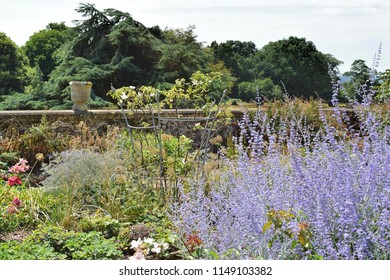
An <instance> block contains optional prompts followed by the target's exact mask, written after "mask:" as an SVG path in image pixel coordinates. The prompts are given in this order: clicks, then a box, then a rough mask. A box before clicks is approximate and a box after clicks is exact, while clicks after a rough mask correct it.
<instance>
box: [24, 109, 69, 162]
mask: <svg viewBox="0 0 390 280" xmlns="http://www.w3.org/2000/svg"><path fill="white" fill-rule="evenodd" d="M56 129H57V123H50V122H48V121H47V120H46V118H45V117H44V118H42V120H41V122H40V123H39V124H37V125H33V126H31V127H30V128H28V129H27V130H26V132H25V133H24V134H23V135H22V136H21V137H20V143H19V151H20V153H21V156H22V157H24V158H26V159H27V160H28V161H29V162H33V161H34V160H35V155H36V154H38V153H42V154H44V155H47V154H49V153H50V154H53V153H55V152H59V151H61V150H63V149H64V148H65V147H66V145H67V143H66V141H67V139H66V137H64V138H59V137H57V136H58V132H57V131H56Z"/></svg>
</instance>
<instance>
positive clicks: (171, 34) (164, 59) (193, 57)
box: [157, 26, 212, 83]
mask: <svg viewBox="0 0 390 280" xmlns="http://www.w3.org/2000/svg"><path fill="white" fill-rule="evenodd" d="M194 30H195V27H194V26H189V27H188V28H187V29H168V28H167V29H165V30H164V31H163V37H162V39H163V43H162V45H161V47H160V51H161V56H160V59H159V61H158V63H157V69H158V70H159V73H160V76H159V79H160V80H161V82H167V83H174V81H175V80H176V79H178V78H184V79H188V78H189V77H190V76H191V75H192V74H193V73H194V72H196V71H198V70H199V71H205V70H206V69H207V67H208V65H209V64H211V62H212V54H211V52H208V50H207V49H205V48H203V45H202V43H201V42H198V41H197V39H196V38H197V36H196V35H195V32H194Z"/></svg>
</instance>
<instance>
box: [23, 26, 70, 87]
mask: <svg viewBox="0 0 390 280" xmlns="http://www.w3.org/2000/svg"><path fill="white" fill-rule="evenodd" d="M67 38H68V27H67V26H66V25H65V24H64V23H63V22H62V23H49V24H48V25H47V26H46V29H44V30H40V31H38V32H36V33H34V34H33V35H32V36H31V37H30V38H29V40H28V41H27V42H26V44H25V45H24V46H23V47H22V48H23V50H24V52H25V53H26V55H27V57H28V59H29V63H30V66H31V67H35V66H36V65H38V66H39V68H40V69H41V71H42V73H43V79H44V80H45V81H46V80H48V77H49V74H50V73H51V71H53V69H54V68H55V67H56V66H57V62H56V58H55V56H54V54H55V52H56V51H57V50H58V49H59V47H60V46H62V45H63V44H64V43H65V41H66V40H67Z"/></svg>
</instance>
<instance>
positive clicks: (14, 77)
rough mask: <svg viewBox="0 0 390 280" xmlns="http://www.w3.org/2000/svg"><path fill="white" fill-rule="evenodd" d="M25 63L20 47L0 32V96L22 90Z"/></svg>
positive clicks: (25, 59)
mask: <svg viewBox="0 0 390 280" xmlns="http://www.w3.org/2000/svg"><path fill="white" fill-rule="evenodd" d="M26 65H27V58H26V56H25V55H24V54H23V52H22V51H21V50H20V48H19V47H18V46H17V45H16V44H15V43H14V42H13V41H12V40H11V39H10V38H9V37H7V35H5V34H4V33H2V32H0V96H2V95H7V94H10V93H13V92H20V91H22V90H23V85H24V81H25V74H26Z"/></svg>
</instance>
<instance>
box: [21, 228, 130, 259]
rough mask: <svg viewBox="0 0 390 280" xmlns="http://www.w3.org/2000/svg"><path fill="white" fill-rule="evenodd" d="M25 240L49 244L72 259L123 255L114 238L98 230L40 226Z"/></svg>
mask: <svg viewBox="0 0 390 280" xmlns="http://www.w3.org/2000/svg"><path fill="white" fill-rule="evenodd" d="M26 242H31V243H34V244H41V245H43V246H50V247H51V248H53V249H54V252H57V253H59V254H64V255H66V258H67V259H72V260H115V259H120V258H122V257H123V255H122V252H121V251H120V249H119V245H118V244H117V243H116V242H115V239H114V238H111V239H105V238H104V237H103V235H102V234H101V233H99V232H95V231H91V232H88V233H84V232H74V231H65V230H64V229H63V228H60V227H54V226H50V227H40V228H38V229H37V230H35V231H34V232H33V233H32V234H31V235H30V236H28V237H27V238H26Z"/></svg>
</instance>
